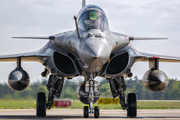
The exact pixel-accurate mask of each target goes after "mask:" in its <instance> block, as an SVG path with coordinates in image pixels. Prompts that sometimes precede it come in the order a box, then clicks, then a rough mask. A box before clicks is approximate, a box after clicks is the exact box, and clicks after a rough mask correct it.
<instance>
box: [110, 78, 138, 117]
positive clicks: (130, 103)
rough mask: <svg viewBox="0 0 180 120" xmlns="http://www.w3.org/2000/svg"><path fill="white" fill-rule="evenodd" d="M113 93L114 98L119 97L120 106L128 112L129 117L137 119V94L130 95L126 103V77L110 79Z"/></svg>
mask: <svg viewBox="0 0 180 120" xmlns="http://www.w3.org/2000/svg"><path fill="white" fill-rule="evenodd" d="M109 83H110V87H111V92H112V95H113V97H114V98H115V97H117V96H118V95H119V99H120V104H121V106H122V109H123V110H127V116H128V117H136V116H137V99H136V94H135V93H129V94H128V95H127V101H125V94H124V92H125V91H126V85H125V82H124V77H119V78H115V79H109Z"/></svg>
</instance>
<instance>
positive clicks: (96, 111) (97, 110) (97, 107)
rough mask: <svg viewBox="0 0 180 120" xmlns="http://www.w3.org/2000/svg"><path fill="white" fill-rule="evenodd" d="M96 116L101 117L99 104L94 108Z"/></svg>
mask: <svg viewBox="0 0 180 120" xmlns="http://www.w3.org/2000/svg"><path fill="white" fill-rule="evenodd" d="M94 118H99V106H95V108H94Z"/></svg>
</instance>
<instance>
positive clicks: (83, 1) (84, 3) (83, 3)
mask: <svg viewBox="0 0 180 120" xmlns="http://www.w3.org/2000/svg"><path fill="white" fill-rule="evenodd" d="M84 6H86V0H82V8H83V7H84Z"/></svg>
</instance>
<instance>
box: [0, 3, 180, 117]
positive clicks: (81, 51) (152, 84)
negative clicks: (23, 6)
mask: <svg viewBox="0 0 180 120" xmlns="http://www.w3.org/2000/svg"><path fill="white" fill-rule="evenodd" d="M74 21H75V26H76V29H75V30H74V31H67V32H63V33H59V34H55V35H52V36H49V37H14V38H18V39H20V38H21V39H46V40H48V43H47V44H46V45H45V46H44V47H43V48H41V49H39V50H38V51H35V52H30V53H22V54H14V55H5V56H0V61H15V62H16V61H17V67H16V68H15V70H13V71H12V72H11V73H10V74H9V77H8V83H9V86H10V87H11V88H12V89H13V90H16V91H21V90H24V89H25V88H26V87H27V86H28V85H29V82H30V78H29V75H28V73H27V72H26V71H25V70H24V69H23V68H22V66H21V62H22V61H36V62H39V63H41V64H42V65H44V66H45V70H44V71H43V72H42V76H43V77H45V76H47V75H49V80H48V84H47V89H48V91H49V94H48V99H47V100H46V96H45V93H43V92H39V93H37V99H36V115H37V116H46V110H47V109H51V106H52V105H53V101H54V96H56V97H58V98H59V97H60V95H61V91H62V87H63V83H64V79H65V78H68V79H69V78H73V77H76V76H83V77H84V82H82V83H81V84H80V85H79V86H78V88H77V94H78V97H79V100H80V101H81V102H83V103H85V104H87V106H84V109H83V116H84V118H88V117H89V113H90V114H93V113H94V117H95V118H99V107H98V106H95V107H94V108H93V104H94V103H95V102H97V100H98V99H99V97H100V92H99V88H98V81H95V78H96V77H97V76H99V77H103V78H106V79H107V80H109V84H110V87H111V92H112V96H113V97H114V98H115V97H119V99H120V104H121V106H122V108H123V110H127V116H129V117H136V116H137V99H136V94H135V93H129V94H128V95H127V99H125V94H124V92H125V91H126V85H125V81H124V77H132V76H133V74H132V72H131V68H132V66H133V64H134V63H135V62H140V61H144V62H149V70H148V71H147V72H146V73H145V74H144V77H143V82H144V86H145V87H146V88H147V89H149V90H151V91H162V90H164V89H165V88H166V87H167V85H168V77H167V75H166V74H165V73H164V72H163V71H161V70H159V62H180V58H178V57H169V56H161V55H154V54H146V53H142V52H139V51H137V50H136V49H135V48H134V47H133V46H132V45H131V44H130V42H131V41H136V40H158V39H166V38H142V37H132V36H128V35H124V34H121V33H117V32H112V31H111V30H110V28H109V24H108V19H107V16H106V14H105V12H104V11H103V9H101V8H100V7H99V6H96V5H86V1H85V0H82V8H81V10H80V11H79V13H78V15H77V16H74Z"/></svg>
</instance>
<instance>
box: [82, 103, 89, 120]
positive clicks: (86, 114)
mask: <svg viewBox="0 0 180 120" xmlns="http://www.w3.org/2000/svg"><path fill="white" fill-rule="evenodd" d="M83 114H84V118H88V117H89V108H88V106H84V110H83Z"/></svg>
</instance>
